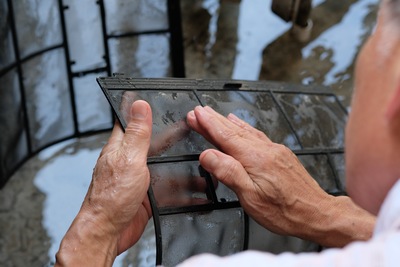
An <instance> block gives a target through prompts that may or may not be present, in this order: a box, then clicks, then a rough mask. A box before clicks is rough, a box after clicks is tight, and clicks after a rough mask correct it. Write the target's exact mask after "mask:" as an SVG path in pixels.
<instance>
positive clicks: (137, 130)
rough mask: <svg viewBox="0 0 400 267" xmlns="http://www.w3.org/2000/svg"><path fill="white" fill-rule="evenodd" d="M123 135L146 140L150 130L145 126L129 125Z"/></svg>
mask: <svg viewBox="0 0 400 267" xmlns="http://www.w3.org/2000/svg"><path fill="white" fill-rule="evenodd" d="M125 134H126V135H128V136H131V135H132V136H136V137H138V138H142V139H146V138H148V137H149V136H150V129H149V128H148V127H147V125H145V124H138V123H130V124H128V125H127V127H126V129H125Z"/></svg>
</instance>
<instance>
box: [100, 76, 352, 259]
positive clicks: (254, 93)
mask: <svg viewBox="0 0 400 267" xmlns="http://www.w3.org/2000/svg"><path fill="white" fill-rule="evenodd" d="M97 81H98V83H99V85H100V86H101V88H102V89H103V92H104V93H105V95H106V97H107V99H108V100H109V102H110V104H111V106H112V107H113V109H114V112H115V113H116V116H117V117H118V119H119V121H120V122H121V124H122V125H123V127H126V122H127V121H128V120H129V117H128V116H129V112H128V111H129V107H130V106H131V104H132V103H133V102H134V101H136V100H138V99H143V100H146V101H147V102H149V103H150V105H151V106H152V108H153V128H154V129H156V130H155V131H154V132H153V136H152V144H151V149H150V153H149V158H148V164H149V168H150V175H151V187H150V190H149V197H150V201H151V203H152V208H153V216H154V223H155V230H156V243H157V264H161V263H162V264H167V265H175V264H177V263H179V262H180V261H181V260H183V259H185V258H188V257H190V256H192V255H195V254H198V253H202V252H212V253H215V254H219V255H226V253H225V252H226V251H228V252H227V253H228V254H231V253H234V252H236V251H240V250H243V249H246V248H248V247H250V248H252V249H265V245H262V244H263V242H259V241H260V240H259V239H260V238H263V237H266V236H268V235H266V231H265V230H263V229H262V228H260V227H259V226H257V224H256V223H255V222H253V221H252V220H250V222H251V223H250V225H249V220H247V219H246V218H245V217H246V216H242V217H243V218H242V219H241V220H240V222H237V221H234V220H233V221H230V220H231V218H230V217H226V218H225V219H224V220H223V222H224V224H226V227H234V228H235V229H236V231H243V232H242V233H241V236H242V237H243V238H240V239H235V242H236V243H235V246H234V247H235V249H233V250H224V251H225V252H222V251H221V249H222V250H223V249H226V248H227V247H232V244H231V243H230V242H228V241H227V240H225V239H221V240H219V241H216V240H208V239H207V240H208V242H211V243H209V244H210V246H212V245H213V244H214V245H215V244H216V243H218V246H219V249H211V250H210V247H207V246H204V245H203V242H202V241H203V240H204V239H205V237H206V236H208V235H207V234H204V229H203V228H202V227H204V225H203V224H196V223H193V220H194V219H193V218H196V216H203V215H204V214H215V212H216V211H221V212H232V211H237V210H241V208H240V204H239V202H238V199H237V197H236V196H235V194H234V193H233V192H232V191H231V190H230V189H228V188H226V187H224V186H221V185H218V186H217V187H216V186H215V185H216V179H215V178H213V177H212V176H211V175H210V174H209V173H207V172H206V171H204V170H203V169H202V168H201V167H200V166H199V162H198V156H199V153H201V152H202V151H203V150H204V149H206V148H209V147H212V145H211V144H209V143H208V142H207V141H206V140H205V139H203V138H202V137H201V136H200V135H198V134H197V133H195V132H193V131H190V130H189V127H188V126H187V125H186V123H185V117H186V114H187V112H188V111H189V110H191V109H193V108H194V107H196V106H197V105H202V106H205V105H210V106H212V107H213V108H215V109H216V110H217V111H218V112H220V113H222V114H224V115H227V114H228V113H234V114H235V115H237V116H238V117H239V118H241V119H243V120H245V121H246V122H247V123H249V124H250V125H253V126H255V127H257V128H258V129H260V130H261V131H263V132H265V133H266V134H267V135H268V136H269V137H270V138H271V139H272V140H275V141H280V142H283V143H285V144H286V145H287V146H289V147H290V148H291V149H292V150H293V151H294V153H295V154H296V155H298V157H299V159H300V160H301V162H302V163H303V164H304V166H305V167H306V169H307V170H308V171H309V172H310V174H311V175H312V176H313V177H314V178H315V179H316V181H317V182H318V183H319V184H320V186H321V187H322V188H323V189H324V190H325V191H326V192H328V193H330V194H332V195H343V194H345V190H344V186H343V143H344V142H343V130H344V124H345V121H346V117H347V114H346V110H345V109H344V108H343V107H342V106H341V104H340V102H339V101H338V99H337V98H336V96H335V95H334V94H333V93H331V92H330V91H329V90H328V89H326V88H315V87H301V86H293V85H290V84H283V83H271V82H249V81H221V80H215V81H213V80H190V79H137V78H127V77H124V76H117V77H111V78H99V79H98V80H97ZM168 134H171V135H172V136H173V138H169V139H167V140H168V142H166V144H164V145H162V143H163V140H165V135H168ZM163 135H164V136H163ZM312 140H315V142H316V143H313V142H312ZM194 214H197V215H194ZM177 216H178V217H177ZM213 216H214V215H210V217H209V218H208V219H207V220H209V221H210V222H211V221H212V220H213V219H214V218H213ZM176 218H180V219H176ZM187 218H192V219H191V221H192V223H191V224H190V225H191V226H190V227H191V228H190V227H189V228H188V230H187V231H186V230H184V231H183V230H182V229H181V226H182V225H187V224H186V223H184V222H183V221H185V220H188V219H187ZM217 218H218V216H217ZM176 220H178V221H179V222H180V223H177V221H176ZM172 222H175V224H174V223H172ZM233 225H235V226H233ZM238 225H239V226H238ZM213 231H216V232H217V233H219V234H220V235H223V233H222V232H221V231H222V230H218V229H217V230H216V229H214V228H213V227H211V228H210V229H209V232H208V234H210V235H211V232H213ZM177 233H179V234H177ZM189 233H190V234H189ZM165 235H166V236H165ZM176 235H178V236H180V237H179V238H178V237H176ZM187 235H190V239H191V240H197V241H198V242H197V243H195V244H191V245H190V246H189V247H190V249H180V250H175V248H177V247H182V246H185V244H184V243H179V242H186V241H183V240H186V239H185V238H183V239H182V238H181V236H187ZM213 235H214V234H212V235H211V236H213ZM217 235H218V234H217ZM171 236H174V238H172V237H171ZM165 239H166V240H168V241H166V240H165ZM172 239H177V240H178V241H174V242H172V241H171V240H172ZM179 240H181V241H179ZM171 242H172V243H171ZM299 242H303V244H302V247H303V248H304V249H305V250H319V249H320V247H319V246H318V245H317V244H312V243H310V242H305V241H299ZM196 244H197V245H196ZM167 249H168V253H167V252H166V251H165V250H167ZM178 254H179V255H178Z"/></svg>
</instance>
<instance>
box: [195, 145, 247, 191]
mask: <svg viewBox="0 0 400 267" xmlns="http://www.w3.org/2000/svg"><path fill="white" fill-rule="evenodd" d="M200 164H201V166H203V168H204V169H205V170H207V171H208V172H209V173H211V174H212V175H213V176H214V177H215V178H217V179H218V180H219V181H220V182H221V183H223V184H225V185H226V186H228V187H229V188H231V189H232V190H233V191H234V192H235V193H237V194H238V193H240V192H246V190H250V185H251V183H252V181H251V179H250V177H249V175H248V174H247V172H246V170H245V169H244V168H243V166H242V165H241V164H240V162H239V161H237V160H235V159H234V158H233V157H231V156H229V155H226V154H224V153H222V152H220V151H218V150H214V149H208V150H206V151H204V152H203V153H201V155H200Z"/></svg>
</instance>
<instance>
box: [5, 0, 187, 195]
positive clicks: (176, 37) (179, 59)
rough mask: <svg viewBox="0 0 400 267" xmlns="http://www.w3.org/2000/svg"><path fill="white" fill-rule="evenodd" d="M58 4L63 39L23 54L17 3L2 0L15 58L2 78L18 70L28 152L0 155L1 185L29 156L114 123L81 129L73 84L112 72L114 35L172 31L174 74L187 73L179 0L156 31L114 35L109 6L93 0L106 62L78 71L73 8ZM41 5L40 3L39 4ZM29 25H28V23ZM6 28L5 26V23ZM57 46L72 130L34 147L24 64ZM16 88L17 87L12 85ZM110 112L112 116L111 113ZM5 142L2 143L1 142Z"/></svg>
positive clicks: (57, 0) (172, 1)
mask: <svg viewBox="0 0 400 267" xmlns="http://www.w3.org/2000/svg"><path fill="white" fill-rule="evenodd" d="M52 1H54V2H55V3H56V4H57V6H58V16H59V21H60V33H61V37H62V39H61V42H60V43H58V44H54V45H51V46H48V47H44V48H41V49H39V50H37V51H34V52H32V53H30V54H28V55H25V56H22V53H21V51H20V46H19V43H18V27H17V25H16V17H18V16H20V14H16V13H15V9H14V5H15V1H13V0H7V1H4V3H2V4H3V5H4V7H5V8H6V10H8V13H7V14H8V16H7V18H6V25H5V26H8V28H9V31H10V33H11V42H12V48H13V50H14V55H13V57H14V58H15V60H14V61H13V62H12V63H10V64H8V65H6V66H4V67H2V68H0V78H3V77H5V76H6V75H8V74H9V73H10V72H12V71H14V70H15V71H16V74H17V79H18V87H19V89H18V91H19V94H20V96H21V109H22V110H21V114H18V116H21V117H22V120H23V125H21V129H20V130H21V132H23V131H25V132H26V138H25V139H26V140H25V141H26V146H27V148H26V150H27V152H26V154H25V155H24V156H23V157H22V159H19V160H18V161H17V162H11V164H10V162H9V161H8V160H6V158H7V157H8V155H9V154H13V153H14V152H15V153H14V154H16V153H17V152H16V151H7V155H0V188H2V187H3V186H4V185H5V184H6V182H7V181H8V179H9V178H10V177H11V175H12V174H13V173H14V172H15V171H16V170H18V169H19V168H20V167H21V166H22V164H23V163H24V162H25V161H26V160H28V159H29V158H30V157H32V156H33V155H35V154H36V153H38V152H40V151H41V150H43V149H45V148H47V147H50V146H52V145H54V144H56V143H59V142H62V141H65V140H69V139H72V138H76V137H83V136H87V135H92V134H96V133H100V132H104V131H108V130H110V128H111V126H112V124H111V125H110V126H109V127H106V128H104V129H100V130H99V129H89V130H85V131H81V130H80V129H79V126H80V125H79V121H78V111H77V104H76V103H77V99H76V98H77V96H76V95H75V88H74V87H75V86H74V78H77V77H83V76H86V75H89V74H99V73H106V74H107V75H108V76H111V73H112V71H113V70H112V67H111V63H110V61H111V60H110V49H109V41H110V40H111V39H118V38H123V37H126V36H138V35H146V34H166V33H167V34H169V37H170V53H171V57H170V58H171V69H172V75H173V76H174V77H184V76H185V68H184V55H183V49H182V45H183V44H182V40H183V37H182V27H181V14H180V13H181V9H180V0H166V4H167V12H168V14H167V16H168V26H167V27H166V28H165V29H159V30H154V31H148V32H125V33H123V34H121V35H113V34H110V33H108V31H107V22H106V12H107V10H106V8H105V5H104V3H105V0H93V1H94V2H95V3H97V5H98V6H99V15H100V20H101V32H102V39H103V46H104V55H103V59H104V63H103V65H102V66H101V67H95V68H90V69H84V70H79V71H73V69H72V66H73V64H74V62H73V61H72V60H71V56H70V47H69V46H68V39H69V36H68V35H69V32H68V30H67V27H66V18H65V12H66V11H67V10H68V9H69V8H70V7H69V6H68V5H67V4H66V1H65V0H52ZM38 5H39V6H40V3H39V4H38ZM26 27H29V25H26ZM5 28H6V27H5ZM57 50H61V51H63V53H64V61H65V66H66V71H67V73H66V77H67V79H68V81H67V84H68V93H69V103H68V105H69V106H70V107H71V110H72V121H73V131H72V132H73V133H72V134H67V135H65V136H64V137H62V138H59V139H57V140H55V141H53V140H52V141H47V142H46V140H44V142H43V143H44V145H42V146H40V147H34V146H33V144H32V136H33V135H35V132H34V129H32V128H31V127H30V125H31V124H30V121H29V116H28V108H27V106H28V103H29V101H32V99H27V97H26V95H27V92H29V91H30V90H31V88H28V87H27V86H25V84H24V71H23V66H24V65H25V64H26V63H28V62H30V61H31V60H32V59H34V58H35V57H37V56H40V55H45V54H47V53H51V52H54V51H57ZM13 89H14V88H13ZM111 114H112V113H111V112H110V116H111ZM110 119H111V120H113V119H114V117H113V116H111V118H110ZM0 141H1V142H5V143H7V142H10V141H9V140H4V139H0ZM2 145H4V147H5V144H0V146H2ZM11 149H14V150H16V149H17V145H15V146H13V147H12V148H11Z"/></svg>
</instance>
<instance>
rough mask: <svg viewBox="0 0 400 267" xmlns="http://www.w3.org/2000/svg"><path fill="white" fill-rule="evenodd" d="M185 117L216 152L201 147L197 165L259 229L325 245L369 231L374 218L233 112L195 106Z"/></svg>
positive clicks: (338, 243) (344, 241) (341, 242)
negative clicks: (232, 195) (335, 194)
mask: <svg viewBox="0 0 400 267" xmlns="http://www.w3.org/2000/svg"><path fill="white" fill-rule="evenodd" d="M187 122H188V124H189V126H191V127H192V128H193V129H194V130H195V131H197V132H198V133H200V134H201V135H203V136H204V137H205V138H206V139H207V140H208V141H209V142H211V143H212V144H214V145H215V146H216V147H218V148H219V149H220V150H221V151H222V152H221V151H218V150H215V149H209V150H206V151H204V152H203V153H202V154H201V155H200V164H201V165H202V166H203V168H204V169H206V170H207V171H208V172H210V173H211V174H212V175H213V176H214V177H215V178H217V179H218V180H219V181H220V182H222V183H224V184H225V185H227V186H228V187H230V188H231V189H232V190H233V191H234V192H235V193H236V194H237V196H238V198H239V200H240V203H241V205H242V207H243V208H244V210H245V211H246V212H247V213H248V214H249V215H250V216H251V217H252V218H253V219H255V220H256V221H257V222H258V223H259V224H261V225H262V226H264V227H265V228H267V229H269V230H271V231H273V232H275V233H278V234H285V235H294V236H297V237H301V238H304V239H309V240H312V241H316V242H318V243H320V244H322V245H325V246H343V245H345V244H347V243H348V242H350V241H352V240H353V239H367V238H369V236H370V235H371V232H372V229H373V225H374V222H375V220H374V218H373V217H371V215H370V214H368V213H366V212H365V211H363V210H361V209H360V208H358V207H357V206H355V205H354V204H353V203H352V202H351V200H349V199H348V198H347V197H342V198H335V197H333V196H330V195H328V194H327V193H326V192H324V191H323V190H322V189H321V187H320V186H319V185H318V184H317V182H316V181H315V180H314V179H313V178H312V177H311V176H310V175H309V174H308V172H307V171H306V170H305V168H304V167H303V165H302V164H301V163H300V161H299V160H298V159H297V157H296V156H295V155H294V154H293V152H292V151H291V150H290V149H289V148H287V147H285V146H283V145H279V144H276V143H273V142H272V141H271V140H270V139H269V138H268V137H267V136H266V135H265V134H264V133H262V132H261V131H258V130H256V129H254V128H253V127H251V126H250V125H249V124H247V123H246V122H244V121H242V120H240V119H239V118H237V117H236V116H235V115H233V114H229V115H228V117H227V118H225V117H223V116H222V115H220V114H218V113H217V112H215V111H214V110H213V109H211V108H210V107H196V108H195V109H194V110H193V111H191V112H189V113H188V115H187ZM346 212H348V214H346ZM343 215H348V217H346V220H345V221H342V220H340V219H339V217H340V216H343ZM357 216H358V217H360V218H363V220H364V221H361V222H359V221H358V219H357ZM360 223H361V224H363V225H361V227H360ZM355 225H357V227H358V229H357V227H355ZM351 227H354V228H355V229H350V228H351ZM357 231H358V233H361V234H357ZM338 232H339V233H338Z"/></svg>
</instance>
